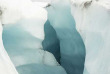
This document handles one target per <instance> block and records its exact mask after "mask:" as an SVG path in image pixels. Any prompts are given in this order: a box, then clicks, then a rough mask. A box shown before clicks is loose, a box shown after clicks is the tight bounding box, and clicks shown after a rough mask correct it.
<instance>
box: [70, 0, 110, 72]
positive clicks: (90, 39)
mask: <svg viewBox="0 0 110 74" xmlns="http://www.w3.org/2000/svg"><path fill="white" fill-rule="evenodd" d="M71 2H72V14H73V17H74V18H75V21H76V28H77V30H78V32H79V33H80V34H81V37H82V38H83V41H84V44H85V46H86V60H85V70H84V73H83V74H110V57H109V56H110V53H109V52H110V42H109V40H110V31H109V30H110V29H109V28H110V0H71Z"/></svg>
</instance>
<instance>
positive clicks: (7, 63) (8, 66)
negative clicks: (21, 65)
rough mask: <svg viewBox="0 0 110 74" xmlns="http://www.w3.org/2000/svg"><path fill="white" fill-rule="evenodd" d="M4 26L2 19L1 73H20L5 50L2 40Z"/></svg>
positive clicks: (0, 42) (0, 35) (0, 27)
mask: <svg viewBox="0 0 110 74" xmlns="http://www.w3.org/2000/svg"><path fill="white" fill-rule="evenodd" d="M2 32H3V27H2V23H1V21H0V73H2V74H18V72H17V71H16V69H15V67H14V65H13V64H12V62H11V60H10V58H9V56H8V54H7V52H6V51H5V48H4V45H3V41H2Z"/></svg>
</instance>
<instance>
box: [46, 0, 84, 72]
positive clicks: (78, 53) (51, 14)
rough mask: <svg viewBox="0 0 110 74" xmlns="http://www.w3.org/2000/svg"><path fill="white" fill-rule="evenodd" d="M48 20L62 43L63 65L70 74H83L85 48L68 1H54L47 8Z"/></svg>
mask: <svg viewBox="0 0 110 74" xmlns="http://www.w3.org/2000/svg"><path fill="white" fill-rule="evenodd" d="M47 11H48V20H49V21H50V24H51V25H52V26H53V28H54V29H55V31H56V34H57V37H58V39H59V41H60V53H61V61H60V62H61V65H62V66H63V67H64V68H65V70H66V71H67V73H68V74H82V73H83V68H84V60H85V47H84V44H83V41H82V39H81V37H80V35H79V34H78V33H77V31H76V29H75V22H74V21H73V20H74V19H73V17H72V15H71V9H70V3H69V1H68V0H52V1H51V6H50V7H48V8H47Z"/></svg>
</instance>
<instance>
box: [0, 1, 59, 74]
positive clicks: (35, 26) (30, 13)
mask: <svg viewBox="0 0 110 74" xmlns="http://www.w3.org/2000/svg"><path fill="white" fill-rule="evenodd" d="M17 2H18V3H17ZM0 4H1V11H2V15H1V22H2V23H1V26H2V24H5V27H6V29H9V28H10V27H11V26H14V25H15V26H16V25H17V26H16V27H20V29H21V30H23V31H24V32H27V33H29V34H30V35H31V36H33V37H34V38H36V41H37V42H36V43H37V44H36V48H35V49H36V51H35V50H34V52H35V53H36V56H35V55H32V53H30V52H28V53H25V54H22V55H18V54H17V56H13V57H12V60H13V61H14V63H15V65H16V66H20V65H24V64H31V63H38V64H44V65H51V66H58V65H59V64H58V62H57V61H56V59H55V58H54V56H53V55H52V54H51V53H49V52H47V51H44V50H42V41H43V39H44V24H45V22H46V21H47V11H46V10H45V9H43V8H41V7H39V6H37V5H35V4H33V3H32V2H30V1H29V0H28V1H25V0H23V1H22V0H20V1H19V0H15V1H14V0H11V1H6V0H0ZM9 25H10V27H9ZM16 27H14V30H13V32H15V31H17V30H16ZM1 30H2V29H1ZM23 31H21V33H22V32H23ZM12 35H13V34H12ZM16 35H17V36H19V35H18V34H17V32H16ZM1 36H2V31H1ZM21 37H22V36H21ZM1 40H2V39H1ZM24 40H25V39H24ZM20 43H21V45H24V47H25V46H26V45H27V46H28V47H29V46H30V45H29V43H26V45H25V43H23V41H21V42H20ZM12 47H13V48H14V46H13V45H12ZM30 47H31V46H30ZM7 49H9V48H7ZM14 49H20V47H19V48H14ZM27 49H28V48H27ZM18 51H19V50H18ZM1 52H2V50H1ZM11 52H12V51H11ZM21 53H23V52H22V51H21ZM30 54H31V55H30ZM1 55H2V54H1ZM3 55H4V56H5V55H6V56H7V54H5V53H3ZM4 56H3V57H4ZM30 56H31V57H35V59H36V60H31V61H29V60H30V58H31V57H30ZM1 58H2V57H1ZM4 58H6V57H4ZM1 61H2V60H1ZM8 61H9V63H10V60H9V59H8V58H7V61H6V60H5V61H4V62H6V64H7V63H8ZM1 67H2V66H0V68H1ZM11 67H12V68H13V65H12V66H10V65H9V66H7V68H10V69H9V70H10V72H14V69H11ZM3 71H4V70H3ZM15 72H16V71H15ZM0 73H2V72H0ZM3 74H5V73H3ZM6 74H9V73H6ZM10 74H12V73H10ZM13 74H16V73H13Z"/></svg>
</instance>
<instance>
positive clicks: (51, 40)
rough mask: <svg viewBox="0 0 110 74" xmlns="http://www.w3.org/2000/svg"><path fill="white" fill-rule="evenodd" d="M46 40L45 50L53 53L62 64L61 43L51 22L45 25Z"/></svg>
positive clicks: (43, 43)
mask: <svg viewBox="0 0 110 74" xmlns="http://www.w3.org/2000/svg"><path fill="white" fill-rule="evenodd" d="M44 32H45V39H44V41H43V42H42V45H43V49H44V50H46V51H49V52H51V53H52V54H53V55H54V56H55V58H56V59H57V61H58V62H59V63H60V43H59V39H58V38H57V35H56V31H55V30H54V28H53V27H52V25H51V24H50V22H49V21H47V22H46V23H45V25H44Z"/></svg>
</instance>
